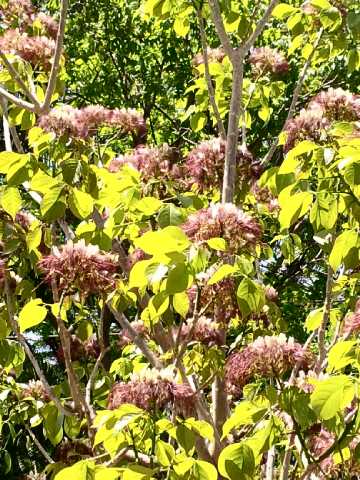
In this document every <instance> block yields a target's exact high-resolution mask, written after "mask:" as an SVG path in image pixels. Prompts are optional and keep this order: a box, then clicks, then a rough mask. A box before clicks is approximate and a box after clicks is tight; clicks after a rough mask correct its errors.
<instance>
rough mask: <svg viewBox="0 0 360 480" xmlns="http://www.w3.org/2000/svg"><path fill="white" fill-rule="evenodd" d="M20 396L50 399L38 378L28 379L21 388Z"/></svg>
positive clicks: (44, 400)
mask: <svg viewBox="0 0 360 480" xmlns="http://www.w3.org/2000/svg"><path fill="white" fill-rule="evenodd" d="M20 397H21V398H27V397H32V398H34V399H35V400H42V401H43V402H49V401H50V397H49V395H48V393H47V392H46V390H45V388H44V386H43V384H42V382H40V380H30V381H29V383H28V384H27V385H26V386H25V387H24V388H23V389H22V390H21V392H20Z"/></svg>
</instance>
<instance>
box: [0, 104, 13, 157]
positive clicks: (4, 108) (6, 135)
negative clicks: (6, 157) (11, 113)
mask: <svg viewBox="0 0 360 480" xmlns="http://www.w3.org/2000/svg"><path fill="white" fill-rule="evenodd" d="M0 103H1V109H2V117H3V132H4V141H5V150H6V151H7V152H12V144H11V135H10V127H9V120H8V111H7V101H6V99H5V98H2V97H0Z"/></svg>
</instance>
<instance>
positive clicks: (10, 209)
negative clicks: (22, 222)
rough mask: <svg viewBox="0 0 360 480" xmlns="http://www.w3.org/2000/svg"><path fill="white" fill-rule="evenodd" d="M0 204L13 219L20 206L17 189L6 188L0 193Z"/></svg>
mask: <svg viewBox="0 0 360 480" xmlns="http://www.w3.org/2000/svg"><path fill="white" fill-rule="evenodd" d="M1 206H2V208H3V209H4V210H5V212H6V213H8V214H9V215H10V217H11V218H12V219H13V220H15V216H16V214H17V213H18V211H19V210H20V209H21V206H22V200H21V195H20V193H19V190H18V189H17V188H15V187H8V188H6V189H5V190H4V191H3V192H2V194H1Z"/></svg>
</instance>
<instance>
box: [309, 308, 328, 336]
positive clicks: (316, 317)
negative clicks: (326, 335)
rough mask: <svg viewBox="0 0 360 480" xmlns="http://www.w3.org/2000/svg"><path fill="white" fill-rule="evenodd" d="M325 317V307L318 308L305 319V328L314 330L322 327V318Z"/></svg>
mask: <svg viewBox="0 0 360 480" xmlns="http://www.w3.org/2000/svg"><path fill="white" fill-rule="evenodd" d="M323 317H324V309H323V308H318V309H316V310H313V311H312V312H310V313H309V315H308V316H307V317H306V320H305V328H306V330H307V331H309V332H312V331H314V330H316V329H317V328H319V327H320V325H321V322H322V319H323Z"/></svg>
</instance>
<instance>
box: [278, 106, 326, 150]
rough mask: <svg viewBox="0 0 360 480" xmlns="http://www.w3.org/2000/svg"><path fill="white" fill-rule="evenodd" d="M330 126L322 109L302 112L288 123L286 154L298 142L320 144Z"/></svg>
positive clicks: (285, 129) (286, 129)
mask: <svg viewBox="0 0 360 480" xmlns="http://www.w3.org/2000/svg"><path fill="white" fill-rule="evenodd" d="M329 126H330V122H329V120H328V119H327V118H326V117H324V114H323V111H322V110H321V109H320V108H312V109H310V110H301V112H300V113H299V115H298V116H297V117H295V118H292V119H291V120H289V121H288V122H286V125H285V128H284V131H285V133H286V142H285V145H284V152H285V153H287V152H288V151H289V150H291V149H292V148H294V147H295V145H296V144H297V143H298V142H301V141H303V140H311V141H314V142H318V141H320V140H321V139H322V137H323V132H324V130H326V129H327V128H328V127H329Z"/></svg>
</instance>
